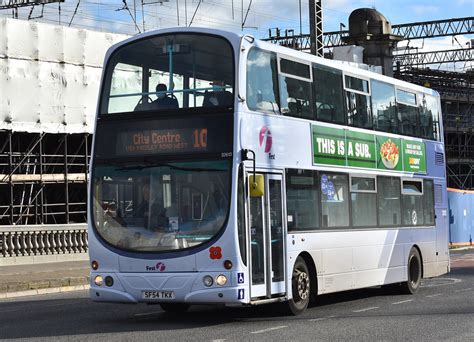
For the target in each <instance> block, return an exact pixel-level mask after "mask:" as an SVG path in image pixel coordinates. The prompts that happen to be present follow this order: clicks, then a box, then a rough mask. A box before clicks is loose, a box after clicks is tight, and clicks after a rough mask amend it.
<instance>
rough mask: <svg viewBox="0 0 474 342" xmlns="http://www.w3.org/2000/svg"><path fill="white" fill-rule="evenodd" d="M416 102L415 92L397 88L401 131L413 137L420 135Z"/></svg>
mask: <svg viewBox="0 0 474 342" xmlns="http://www.w3.org/2000/svg"><path fill="white" fill-rule="evenodd" d="M416 102H417V101H416V94H415V93H412V92H408V91H405V90H401V89H397V109H398V116H399V117H400V120H401V133H402V134H404V135H410V136H413V137H417V136H420V130H419V128H418V107H417V104H416Z"/></svg>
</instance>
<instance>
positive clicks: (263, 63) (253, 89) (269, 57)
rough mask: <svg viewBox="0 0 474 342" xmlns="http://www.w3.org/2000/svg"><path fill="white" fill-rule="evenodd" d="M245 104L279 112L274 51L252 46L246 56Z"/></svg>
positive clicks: (262, 109)
mask: <svg viewBox="0 0 474 342" xmlns="http://www.w3.org/2000/svg"><path fill="white" fill-rule="evenodd" d="M247 105H248V107H249V108H250V109H252V110H256V111H260V112H264V113H275V114H279V113H280V107H279V104H278V72H277V57H276V53H274V52H270V51H265V50H261V49H258V48H252V49H251V50H250V51H249V54H248V57H247Z"/></svg>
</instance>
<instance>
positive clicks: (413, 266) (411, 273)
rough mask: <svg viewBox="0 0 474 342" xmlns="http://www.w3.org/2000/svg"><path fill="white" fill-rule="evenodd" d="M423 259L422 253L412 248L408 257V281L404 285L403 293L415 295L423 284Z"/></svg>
mask: <svg viewBox="0 0 474 342" xmlns="http://www.w3.org/2000/svg"><path fill="white" fill-rule="evenodd" d="M421 270H422V265H421V257H420V252H418V249H416V248H415V247H412V248H411V250H410V254H409V255H408V264H407V273H408V278H407V279H408V280H407V281H406V282H404V283H402V292H403V293H405V294H415V293H416V292H417V291H418V289H419V288H420V284H421Z"/></svg>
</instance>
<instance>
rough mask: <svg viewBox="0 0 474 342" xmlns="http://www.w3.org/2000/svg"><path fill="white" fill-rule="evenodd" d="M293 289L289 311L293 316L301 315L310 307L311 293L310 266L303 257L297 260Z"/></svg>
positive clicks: (292, 282) (292, 279)
mask: <svg viewBox="0 0 474 342" xmlns="http://www.w3.org/2000/svg"><path fill="white" fill-rule="evenodd" d="M291 288H292V292H293V298H292V299H290V300H289V301H288V303H287V305H288V311H289V312H290V313H291V314H293V315H299V314H301V313H302V312H303V311H305V310H306V308H307V307H308V304H309V300H310V293H311V280H310V274H309V270H308V266H307V265H306V262H305V261H304V259H303V258H301V257H298V258H297V259H296V262H295V266H294V267H293V275H292V277H291Z"/></svg>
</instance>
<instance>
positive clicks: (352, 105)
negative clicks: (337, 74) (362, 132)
mask: <svg viewBox="0 0 474 342" xmlns="http://www.w3.org/2000/svg"><path fill="white" fill-rule="evenodd" d="M344 80H345V82H344V86H345V91H346V102H347V123H348V124H349V125H350V126H355V127H361V128H372V115H371V112H370V89H369V81H367V80H364V79H361V78H357V77H352V76H348V75H345V76H344Z"/></svg>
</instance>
